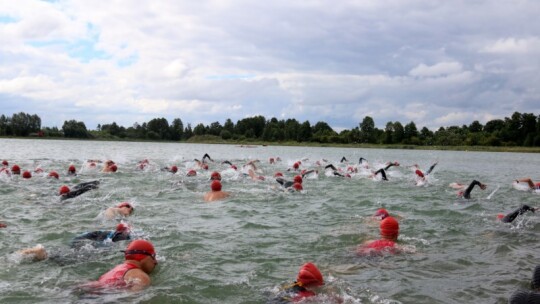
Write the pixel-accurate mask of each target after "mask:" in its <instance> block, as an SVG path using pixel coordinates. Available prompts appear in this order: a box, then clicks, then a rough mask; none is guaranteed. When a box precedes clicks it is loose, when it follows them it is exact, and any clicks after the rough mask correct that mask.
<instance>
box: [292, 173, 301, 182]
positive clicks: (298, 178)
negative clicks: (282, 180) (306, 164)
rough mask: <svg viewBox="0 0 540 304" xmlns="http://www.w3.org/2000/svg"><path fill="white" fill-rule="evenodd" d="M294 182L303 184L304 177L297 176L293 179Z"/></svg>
mask: <svg viewBox="0 0 540 304" xmlns="http://www.w3.org/2000/svg"><path fill="white" fill-rule="evenodd" d="M293 181H294V182H295V183H299V184H302V176H300V175H297V176H295V177H294V179H293Z"/></svg>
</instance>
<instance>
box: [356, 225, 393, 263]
mask: <svg viewBox="0 0 540 304" xmlns="http://www.w3.org/2000/svg"><path fill="white" fill-rule="evenodd" d="M379 232H380V234H381V238H380V239H378V240H374V241H367V242H365V243H364V244H362V245H360V246H359V247H358V248H357V251H356V252H357V254H359V255H372V254H380V253H381V252H382V251H384V252H388V253H398V252H399V251H400V248H399V246H398V245H397V244H396V241H397V239H398V236H399V223H398V221H397V220H396V219H395V218H393V217H391V216H386V217H385V218H384V219H383V220H382V221H381V223H380V225H379Z"/></svg>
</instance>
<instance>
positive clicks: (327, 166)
mask: <svg viewBox="0 0 540 304" xmlns="http://www.w3.org/2000/svg"><path fill="white" fill-rule="evenodd" d="M324 169H325V170H326V169H332V174H334V176H339V177H351V176H350V175H348V174H347V175H344V174H341V173H340V172H339V170H338V169H336V167H334V165H332V164H330V165H326V167H324Z"/></svg>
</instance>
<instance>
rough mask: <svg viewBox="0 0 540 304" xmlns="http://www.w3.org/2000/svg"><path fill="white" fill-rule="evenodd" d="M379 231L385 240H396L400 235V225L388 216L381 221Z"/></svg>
mask: <svg viewBox="0 0 540 304" xmlns="http://www.w3.org/2000/svg"><path fill="white" fill-rule="evenodd" d="M379 231H380V232H381V236H382V237H383V238H385V239H394V240H395V239H397V237H398V235H399V224H398V222H397V221H396V219H395V218H393V217H391V216H388V217H386V218H385V219H384V220H382V221H381V224H380V226H379Z"/></svg>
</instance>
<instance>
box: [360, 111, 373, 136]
mask: <svg viewBox="0 0 540 304" xmlns="http://www.w3.org/2000/svg"><path fill="white" fill-rule="evenodd" d="M375 139H376V130H375V122H374V121H373V118H371V117H369V116H366V117H364V119H363V120H362V123H360V141H361V142H362V143H375Z"/></svg>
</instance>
